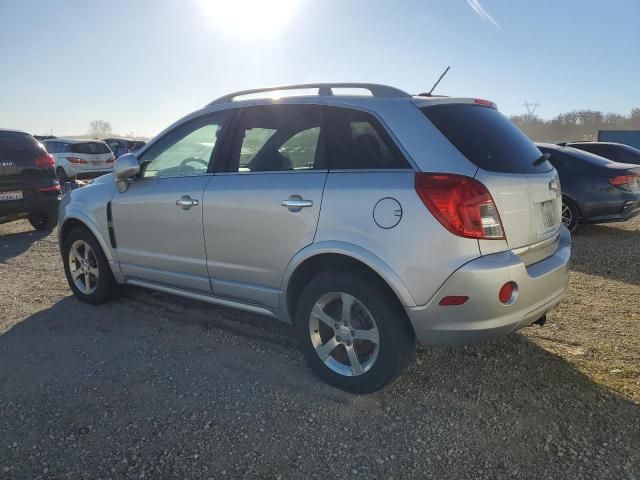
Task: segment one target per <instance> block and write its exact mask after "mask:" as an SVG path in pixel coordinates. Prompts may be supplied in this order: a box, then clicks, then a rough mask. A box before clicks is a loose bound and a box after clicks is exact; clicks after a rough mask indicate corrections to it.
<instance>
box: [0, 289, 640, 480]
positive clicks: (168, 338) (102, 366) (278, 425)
mask: <svg viewBox="0 0 640 480" xmlns="http://www.w3.org/2000/svg"><path fill="white" fill-rule="evenodd" d="M139 295H142V294H141V293H136V294H134V296H133V298H132V297H124V298H121V299H120V300H118V301H115V302H112V303H110V304H108V305H104V306H101V307H90V306H87V305H84V304H80V303H78V302H77V301H76V300H74V299H72V298H71V297H68V298H65V299H63V300H62V301H60V302H59V303H57V304H55V305H54V306H52V307H51V308H49V309H46V310H43V311H41V312H38V313H36V314H34V315H32V316H31V317H29V318H26V319H25V320H24V321H22V322H20V323H19V324H17V325H16V326H14V327H13V328H12V329H10V330H9V331H7V332H6V333H5V334H3V335H1V336H0V431H1V432H3V433H2V440H1V443H0V478H3V479H4V478H10V479H14V478H15V479H18V478H84V477H91V478H97V477H101V478H125V477H126V478H276V476H277V475H281V478H313V477H314V476H316V477H318V478H347V477H358V476H359V477H361V478H377V477H382V478H389V477H392V478H508V477H518V478H637V477H638V475H640V406H639V405H637V404H634V403H631V402H629V401H627V400H624V399H623V398H621V397H619V396H617V395H615V394H613V393H611V392H609V391H607V390H605V389H603V388H601V387H599V386H598V385H596V384H594V383H593V382H592V381H590V380H589V379H588V378H587V377H585V376H584V375H582V374H581V373H579V372H578V371H577V370H576V369H574V368H573V366H572V365H571V364H569V363H567V362H565V361H563V360H562V359H560V358H559V357H557V356H554V355H552V354H550V353H548V352H546V351H545V350H543V349H541V348H539V347H537V346H536V345H535V344H533V343H531V342H530V341H528V340H527V339H526V338H524V337H523V336H520V335H515V336H512V337H510V338H507V339H504V340H502V341H499V342H496V343H493V344H490V345H485V346H482V347H475V348H466V349H446V350H443V349H433V350H425V351H421V352H420V353H419V354H418V355H417V359H416V363H415V364H414V365H413V366H412V367H411V369H410V371H409V372H407V374H405V375H404V376H403V377H402V378H401V379H400V380H398V381H397V382H396V383H394V384H393V385H391V386H390V387H388V388H386V389H384V390H382V391H380V392H378V393H376V394H372V395H368V396H353V395H349V394H346V393H344V392H341V391H339V390H336V389H334V388H331V387H329V386H327V385H324V384H322V383H320V382H319V381H317V380H316V379H314V378H313V376H312V374H311V372H310V371H309V370H308V369H307V367H306V366H305V364H304V362H303V360H302V356H301V355H300V354H299V353H298V352H297V350H296V349H294V348H291V344H292V342H291V339H290V338H289V337H287V334H286V333H285V330H284V329H283V327H282V325H281V324H278V323H276V322H272V321H271V320H268V319H263V318H261V317H254V316H247V317H246V321H241V322H240V323H241V324H244V327H242V328H245V329H247V330H252V329H253V332H254V334H253V335H248V336H247V335H238V334H237V332H230V331H228V330H227V329H225V325H226V316H227V315H229V316H230V315H231V313H230V312H227V311H226V310H223V309H215V308H210V307H206V309H205V308H202V309H199V308H200V307H198V306H195V307H194V308H193V309H188V303H187V304H185V303H180V302H176V303H174V304H171V305H170V306H169V307H167V306H166V305H162V302H161V301H160V302H156V301H154V300H153V298H154V297H148V299H147V301H144V300H142V299H140V298H138V299H136V298H135V297H136V296H139ZM160 300H162V299H161V298H160ZM233 315H234V316H236V315H237V312H233ZM194 317H195V318H196V320H195V321H194V320H189V321H185V320H186V319H187V318H189V319H193V318H194ZM207 318H208V319H209V320H207ZM256 332H260V333H256ZM265 340H268V341H265ZM223 472H224V473H223ZM354 472H355V473H354ZM3 474H4V476H3Z"/></svg>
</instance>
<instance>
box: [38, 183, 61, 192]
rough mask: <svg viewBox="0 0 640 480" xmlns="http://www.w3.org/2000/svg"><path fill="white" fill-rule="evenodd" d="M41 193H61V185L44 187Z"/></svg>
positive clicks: (40, 190)
mask: <svg viewBox="0 0 640 480" xmlns="http://www.w3.org/2000/svg"><path fill="white" fill-rule="evenodd" d="M38 191H39V192H59V191H60V184H59V183H58V182H56V183H55V185H51V186H50V187H42V188H39V189H38Z"/></svg>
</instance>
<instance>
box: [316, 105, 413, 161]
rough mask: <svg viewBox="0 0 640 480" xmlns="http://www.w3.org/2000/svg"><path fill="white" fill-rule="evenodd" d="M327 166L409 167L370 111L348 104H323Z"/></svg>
mask: <svg viewBox="0 0 640 480" xmlns="http://www.w3.org/2000/svg"><path fill="white" fill-rule="evenodd" d="M325 122H326V125H328V129H329V130H328V133H329V136H328V139H327V152H328V156H329V168H330V169H332V170H347V169H396V168H411V167H410V165H409V163H408V162H407V160H406V159H405V158H404V156H403V155H402V153H401V152H400V150H399V149H398V147H397V146H396V145H395V143H393V140H392V139H391V138H390V137H389V135H388V134H387V132H386V131H385V130H384V129H383V128H382V126H381V125H380V124H379V122H378V121H377V120H376V119H375V118H374V117H373V116H372V115H370V114H368V113H366V112H361V111H358V110H351V109H348V108H339V107H327V108H326V109H325Z"/></svg>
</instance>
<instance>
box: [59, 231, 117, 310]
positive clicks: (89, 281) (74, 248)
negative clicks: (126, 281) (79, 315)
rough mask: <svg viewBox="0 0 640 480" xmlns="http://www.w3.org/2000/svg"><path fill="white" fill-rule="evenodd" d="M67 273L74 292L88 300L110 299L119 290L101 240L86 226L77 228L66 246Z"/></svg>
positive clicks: (96, 302)
mask: <svg viewBox="0 0 640 480" xmlns="http://www.w3.org/2000/svg"><path fill="white" fill-rule="evenodd" d="M62 260H63V262H64V273H65V275H66V277H67V282H68V283H69V286H70V287H71V290H73V293H74V294H75V295H76V297H78V300H81V301H83V302H86V303H90V304H93V305H97V304H100V303H103V302H105V301H107V300H109V299H110V298H111V297H112V295H113V293H114V292H115V290H116V281H115V279H114V278H113V273H112V272H111V267H109V262H108V260H107V258H106V257H105V255H104V253H103V251H102V248H100V244H99V243H98V241H97V240H96V238H95V237H94V236H93V235H92V234H91V232H89V230H87V229H86V228H82V227H79V228H74V229H73V230H72V231H71V232H69V234H68V235H67V236H66V237H65V239H64V242H63V246H62Z"/></svg>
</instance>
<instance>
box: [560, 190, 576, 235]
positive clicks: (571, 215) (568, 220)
mask: <svg viewBox="0 0 640 480" xmlns="http://www.w3.org/2000/svg"><path fill="white" fill-rule="evenodd" d="M562 223H563V224H564V226H565V227H567V228H568V229H569V231H570V232H575V231H576V229H577V228H578V224H579V223H580V211H579V210H578V206H577V205H576V204H575V202H574V201H573V200H571V199H569V198H565V197H563V198H562Z"/></svg>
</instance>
